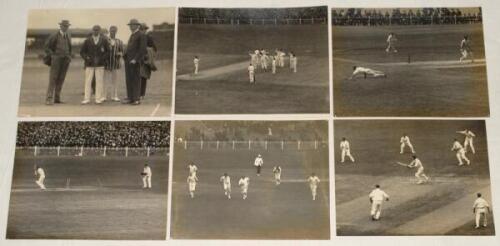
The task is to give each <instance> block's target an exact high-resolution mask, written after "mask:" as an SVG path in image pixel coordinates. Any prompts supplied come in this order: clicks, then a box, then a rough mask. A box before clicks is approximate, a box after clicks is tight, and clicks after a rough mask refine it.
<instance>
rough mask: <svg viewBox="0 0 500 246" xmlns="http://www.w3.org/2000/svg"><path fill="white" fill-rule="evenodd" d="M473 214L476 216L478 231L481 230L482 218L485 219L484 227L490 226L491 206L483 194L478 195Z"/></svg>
mask: <svg viewBox="0 0 500 246" xmlns="http://www.w3.org/2000/svg"><path fill="white" fill-rule="evenodd" d="M472 213H474V214H475V215H476V227H475V228H476V229H479V225H480V222H481V216H482V217H483V227H486V226H488V220H487V217H488V214H489V213H490V205H489V204H488V202H487V201H486V200H484V198H482V195H481V193H477V198H476V200H475V201H474V205H473V206H472Z"/></svg>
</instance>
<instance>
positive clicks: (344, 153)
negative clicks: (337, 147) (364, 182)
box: [340, 149, 354, 162]
mask: <svg viewBox="0 0 500 246" xmlns="http://www.w3.org/2000/svg"><path fill="white" fill-rule="evenodd" d="M346 156H347V157H349V159H351V161H352V162H354V157H352V155H351V151H350V150H348V149H343V150H342V156H341V160H340V162H344V161H345V157H346Z"/></svg>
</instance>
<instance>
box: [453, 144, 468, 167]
mask: <svg viewBox="0 0 500 246" xmlns="http://www.w3.org/2000/svg"><path fill="white" fill-rule="evenodd" d="M451 151H455V152H456V156H457V160H458V165H459V166H463V165H464V162H463V161H465V162H466V163H467V165H470V160H469V158H467V156H465V149H464V147H463V146H462V144H460V142H458V140H457V139H456V138H455V139H454V141H453V146H452V147H451Z"/></svg>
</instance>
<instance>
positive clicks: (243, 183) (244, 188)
mask: <svg viewBox="0 0 500 246" xmlns="http://www.w3.org/2000/svg"><path fill="white" fill-rule="evenodd" d="M238 185H239V186H240V189H241V195H243V200H246V199H247V196H248V186H249V185H250V178H249V177H245V176H241V178H240V181H239V182H238Z"/></svg>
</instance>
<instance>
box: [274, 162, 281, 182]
mask: <svg viewBox="0 0 500 246" xmlns="http://www.w3.org/2000/svg"><path fill="white" fill-rule="evenodd" d="M273 174H274V183H275V184H276V185H280V184H281V167H280V166H279V165H278V166H275V167H273Z"/></svg>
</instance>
